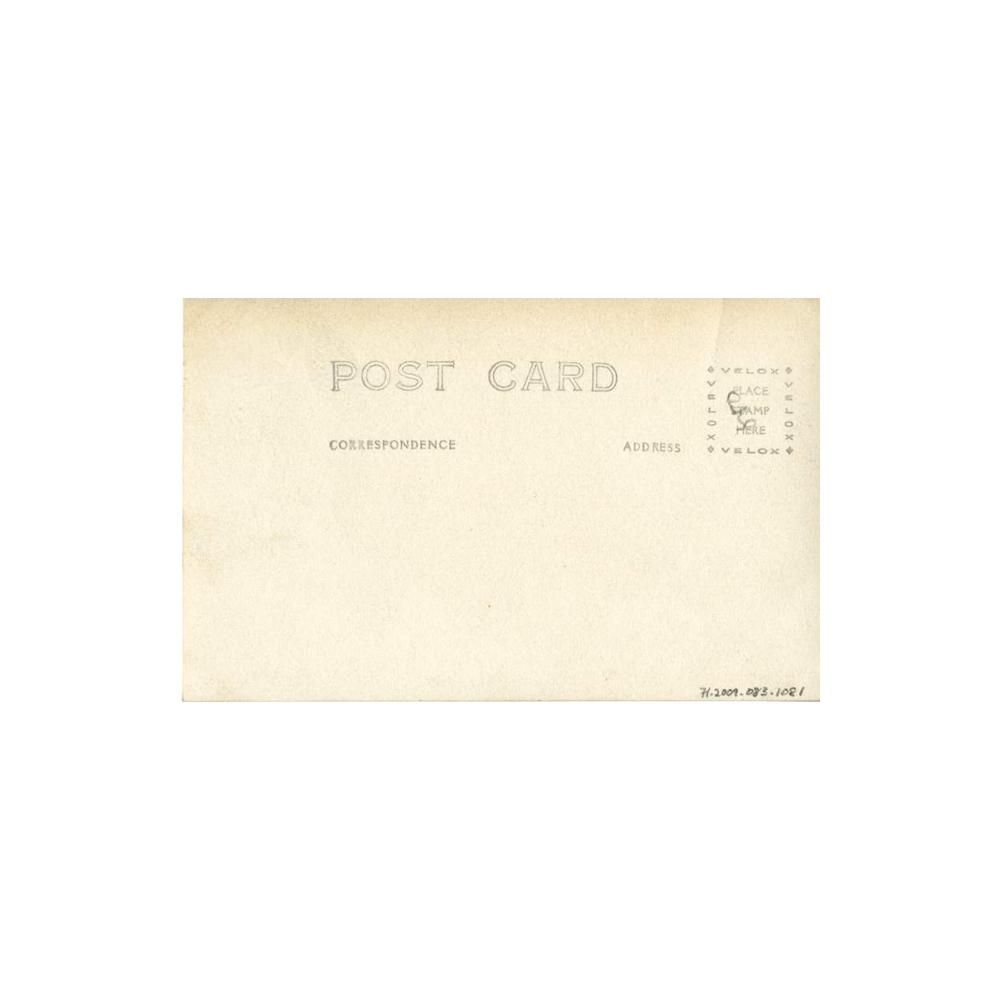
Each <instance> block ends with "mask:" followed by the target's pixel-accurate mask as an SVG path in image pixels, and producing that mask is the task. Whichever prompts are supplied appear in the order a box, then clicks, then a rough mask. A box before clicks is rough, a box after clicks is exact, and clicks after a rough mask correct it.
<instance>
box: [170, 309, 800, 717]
mask: <svg viewBox="0 0 1000 1000" xmlns="http://www.w3.org/2000/svg"><path fill="white" fill-rule="evenodd" d="M818 630H819V302H818V300H815V299H770V300H767V299H743V300H729V299H726V300H591V299H581V300H543V299H535V300H508V299H500V300H430V299H427V300H334V299H322V300H277V299H260V300H203V299H197V300H188V301H186V302H185V304H184V698H185V699H187V700H196V701H197V700H299V699H302V700H311V699H344V700H354V699H385V700H389V699H392V700H396V699H447V700H461V699H701V698H705V699H720V700H721V699H739V700H774V699H780V700H802V701H810V700H817V699H818V698H819V636H818Z"/></svg>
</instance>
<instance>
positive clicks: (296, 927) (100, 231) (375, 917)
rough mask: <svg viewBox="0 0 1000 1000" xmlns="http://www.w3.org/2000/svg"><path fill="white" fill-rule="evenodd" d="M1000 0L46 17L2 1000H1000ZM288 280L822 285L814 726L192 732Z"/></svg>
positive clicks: (122, 6)
mask: <svg viewBox="0 0 1000 1000" xmlns="http://www.w3.org/2000/svg"><path fill="white" fill-rule="evenodd" d="M990 14H991V10H990V5H987V4H985V3H983V4H978V3H963V2H953V3H950V4H925V3H907V4H902V3H885V2H877V0H875V2H872V0H868V2H865V3H840V4H822V5H820V4H815V3H802V2H799V3H766V2H764V3H755V4H737V3H711V2H703V3H685V4H665V3H658V4H635V3H621V2H619V3H615V4H600V5H596V4H583V3H573V4H569V3H564V4H556V3H545V2H533V3H507V4H502V5H501V4H496V5H484V4H475V3H469V2H465V3H424V4H388V3H365V4H360V3H353V4H330V3H327V4H295V3H284V4H273V5H270V4H260V3H241V4H220V3H211V2H204V0H203V2H200V3H197V4H194V3H175V4H170V5H166V4H164V5H155V6H154V5H151V4H136V3H101V2H96V3H88V4H69V3H49V4H43V3H32V4H27V3H13V4H11V5H9V6H7V7H6V8H5V13H4V15H3V26H2V30H0V76H2V81H0V82H2V84H3V90H2V93H3V97H2V100H3V104H4V128H3V131H2V143H3V153H2V159H0V171H2V173H3V177H4V183H3V186H2V195H0V197H2V217H0V218H2V222H0V230H2V231H0V239H2V253H3V260H2V274H3V289H4V290H3V299H2V302H3V311H2V321H3V322H2V337H3V355H2V357H3V369H2V370H3V392H2V394H0V405H2V416H3V452H4V459H5V461H4V463H3V464H4V470H5V475H4V487H3V506H4V518H3V536H4V555H3V558H2V567H3V568H2V572H3V577H4V584H5V596H4V600H3V609H4V613H3V624H2V643H3V653H2V668H3V673H2V677H3V692H2V707H0V711H2V727H0V738H2V741H3V765H2V766H3V800H2V801H3V807H4V808H3V812H4V819H3V825H2V827H0V837H2V839H3V849H2V855H0V856H2V858H3V875H2V885H0V907H2V919H3V928H2V942H3V944H2V948H3V952H4V955H5V957H4V959H3V961H2V964H0V992H2V993H3V994H4V995H5V996H10V997H12V998H13V997H16V998H19V1000H20V998H30V997H80V996H83V997H90V996H94V997H101V998H117V997H128V998H135V997H184V998H186V1000H194V998H203V997H204V998H213V1000H215V998H220V997H239V998H241V1000H243V998H255V997H281V998H299V997H302V998H311V997H345V998H370V997H378V998H382V997H431V998H435V1000H440V998H451V997H455V998H463V1000H466V998H471V997H475V998H482V997H486V998H493V997H503V998H506V997H519V998H522V997H532V998H534V997H540V998H541V997H544V998H549V997H573V998H578V997H601V998H604V997H616V998H617V997H626V998H645V997H660V996H676V997H682V998H685V1000H688V998H702V997H710V998H727V1000H728V998H732V997H758V996H760V997H767V998H770V1000H773V998H786V997H787V998H796V1000H798V998H801V997H823V998H826V997H831V998H834V997H835V998H842V997H845V996H850V997H879V998H882V997H887V996H899V997H924V996H926V997H935V998H938V997H942V996H952V997H962V998H971V997H976V998H978V997H995V996H996V995H997V987H998V984H997V972H996V964H995V947H996V941H997V919H996V892H997V865H996V860H995V856H996V844H997V842H998V837H997V833H998V831H997V825H996V820H995V807H996V791H997V781H996V770H995V768H996V722H995V712H996V698H997V693H998V692H997V684H996V680H995V673H996V668H997V664H998V657H997V654H996V648H995V645H994V642H993V639H992V633H993V627H994V622H995V620H996V612H997V587H996V565H997V545H996V541H997V537H996V528H995V517H996V510H997V500H996V473H995V455H996V452H997V446H998V442H1000V426H998V424H1000V420H998V415H997V411H996V409H995V399H996V390H995V382H996V375H997V361H998V359H997V351H996V346H995V343H996V337H997V332H998V329H997V327H998V321H997V311H998V310H997V273H998V269H997V265H998V253H997V222H998V213H997V197H996V178H997V176H998V174H1000V170H998V164H997V155H996V147H995V145H994V143H995V140H996V135H997V128H996V122H997V114H996V93H997V85H998V80H997V61H996V49H995V40H996V33H995V25H992V24H991V17H990ZM265 295H287V296H293V295H303V296H309V295H314V296H410V295H412V296H507V295H509V296H717V295H728V296H821V297H822V327H823V332H822V343H823V348H822V352H823V374H822V379H823V393H824V399H823V701H822V702H821V703H820V704H818V705H815V704H813V705H809V704H805V705H794V704H767V705H759V704H757V705H754V704H635V705H601V704H564V705H545V704H526V705H489V704H487V705H335V704H320V705H199V704H189V705H183V704H181V702H180V625H179V622H180V587H181V581H180V544H181V534H180V532H181V520H180V420H181V299H182V297H183V296H192V297H193V296H265ZM991 951H993V955H992V957H991V954H990V953H991Z"/></svg>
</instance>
